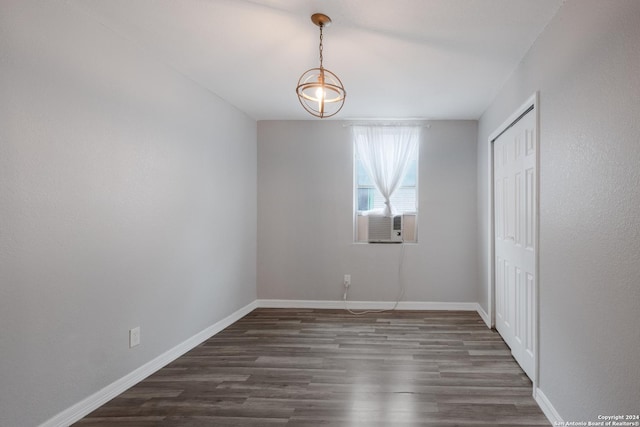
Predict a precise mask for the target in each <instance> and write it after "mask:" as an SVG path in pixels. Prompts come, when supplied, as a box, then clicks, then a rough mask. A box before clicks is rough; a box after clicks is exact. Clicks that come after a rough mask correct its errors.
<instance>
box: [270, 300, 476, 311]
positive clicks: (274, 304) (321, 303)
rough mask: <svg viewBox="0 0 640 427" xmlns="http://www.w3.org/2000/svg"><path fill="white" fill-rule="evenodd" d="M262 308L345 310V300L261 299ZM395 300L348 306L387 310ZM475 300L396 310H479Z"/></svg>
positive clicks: (401, 305) (408, 303)
mask: <svg viewBox="0 0 640 427" xmlns="http://www.w3.org/2000/svg"><path fill="white" fill-rule="evenodd" d="M257 303H258V307H261V308H318V309H321V308H326V309H338V310H343V309H344V308H345V303H344V301H326V300H285V299H259V300H257ZM394 304H395V302H393V301H347V307H348V308H350V309H352V310H385V309H391V308H393V306H394ZM477 309H478V304H477V303H475V302H429V301H401V302H400V303H398V307H397V308H396V310H460V311H477Z"/></svg>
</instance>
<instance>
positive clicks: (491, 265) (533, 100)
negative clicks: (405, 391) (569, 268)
mask: <svg viewBox="0 0 640 427" xmlns="http://www.w3.org/2000/svg"><path fill="white" fill-rule="evenodd" d="M539 98H540V95H539V92H538V91H536V92H535V93H534V94H533V95H531V96H530V97H529V98H528V99H527V100H526V101H525V102H524V103H523V104H522V105H521V106H520V107H518V108H517V109H516V110H515V111H514V112H513V114H511V115H510V116H509V117H508V118H507V119H506V120H505V121H504V122H503V123H502V124H501V125H500V126H498V127H497V128H496V130H495V131H493V132H492V133H491V134H490V135H489V139H488V141H487V143H488V150H487V165H488V167H487V177H488V191H487V195H488V196H487V197H488V216H487V229H488V230H489V238H488V239H487V240H488V248H487V249H488V250H487V254H488V255H487V260H486V262H487V276H488V277H487V284H488V288H489V289H488V292H487V295H488V301H487V308H488V309H489V312H488V313H487V314H488V315H489V322H490V324H491V328H495V326H496V313H495V299H496V292H495V286H496V283H495V278H496V275H495V233H494V214H495V212H494V209H493V207H494V206H493V203H494V194H493V187H494V183H493V176H494V174H493V166H494V165H493V143H494V141H495V140H496V139H498V137H499V136H500V135H502V134H503V133H504V131H506V130H507V129H508V128H509V127H511V125H513V124H514V123H515V122H516V121H517V120H518V119H519V118H520V117H521V116H523V115H524V113H525V112H527V110H529V109H530V108H531V107H533V114H535V116H534V118H535V144H536V191H535V198H536V221H535V227H536V232H535V235H534V239H535V246H536V250H535V281H534V283H533V301H534V310H533V315H534V320H533V356H534V358H535V360H534V363H533V378H531V381H532V382H533V394H534V396H535V390H536V389H537V387H538V371H539V367H540V358H539V347H538V343H539V342H540V340H539V328H538V325H539V321H540V320H539V319H540V316H539V314H540V307H539V304H538V301H539V299H538V295H539V286H538V282H539V280H538V277H539V271H540V268H539V266H540V263H539V259H540V247H539V241H540V239H539V235H540V108H539V106H540V102H539Z"/></svg>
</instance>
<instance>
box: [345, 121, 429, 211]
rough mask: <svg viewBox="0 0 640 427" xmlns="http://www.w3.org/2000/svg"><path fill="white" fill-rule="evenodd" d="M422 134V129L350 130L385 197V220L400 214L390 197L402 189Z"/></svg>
mask: <svg viewBox="0 0 640 427" xmlns="http://www.w3.org/2000/svg"><path fill="white" fill-rule="evenodd" d="M420 130H421V128H420V127H419V126H353V127H352V129H351V131H352V135H353V142H354V147H355V150H356V155H357V156H358V158H359V159H360V161H361V162H362V165H363V166H364V168H365V170H366V171H367V174H368V175H369V177H370V178H371V180H372V181H373V183H374V185H375V187H376V188H377V189H378V191H379V192H380V194H382V196H383V197H384V200H385V201H384V203H385V207H384V209H382V212H380V213H381V214H382V215H384V216H392V215H395V214H396V213H397V212H396V210H395V209H394V207H393V206H392V205H391V195H392V194H393V193H394V191H396V190H397V189H398V187H399V186H400V183H401V182H402V179H403V178H404V176H405V174H406V173H407V169H408V166H409V162H410V160H411V159H412V158H413V156H414V155H415V154H416V153H417V150H418V143H419V141H420ZM376 213H378V212H376Z"/></svg>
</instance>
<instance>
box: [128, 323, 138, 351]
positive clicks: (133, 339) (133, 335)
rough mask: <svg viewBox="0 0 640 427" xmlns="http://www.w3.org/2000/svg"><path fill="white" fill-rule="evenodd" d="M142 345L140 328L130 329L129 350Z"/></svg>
mask: <svg viewBox="0 0 640 427" xmlns="http://www.w3.org/2000/svg"><path fill="white" fill-rule="evenodd" d="M138 344H140V326H138V327H135V328H133V329H129V348H131V347H135V346H137V345H138Z"/></svg>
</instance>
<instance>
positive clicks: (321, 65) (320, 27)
mask: <svg viewBox="0 0 640 427" xmlns="http://www.w3.org/2000/svg"><path fill="white" fill-rule="evenodd" d="M322 27H324V25H322V24H320V69H322Z"/></svg>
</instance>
